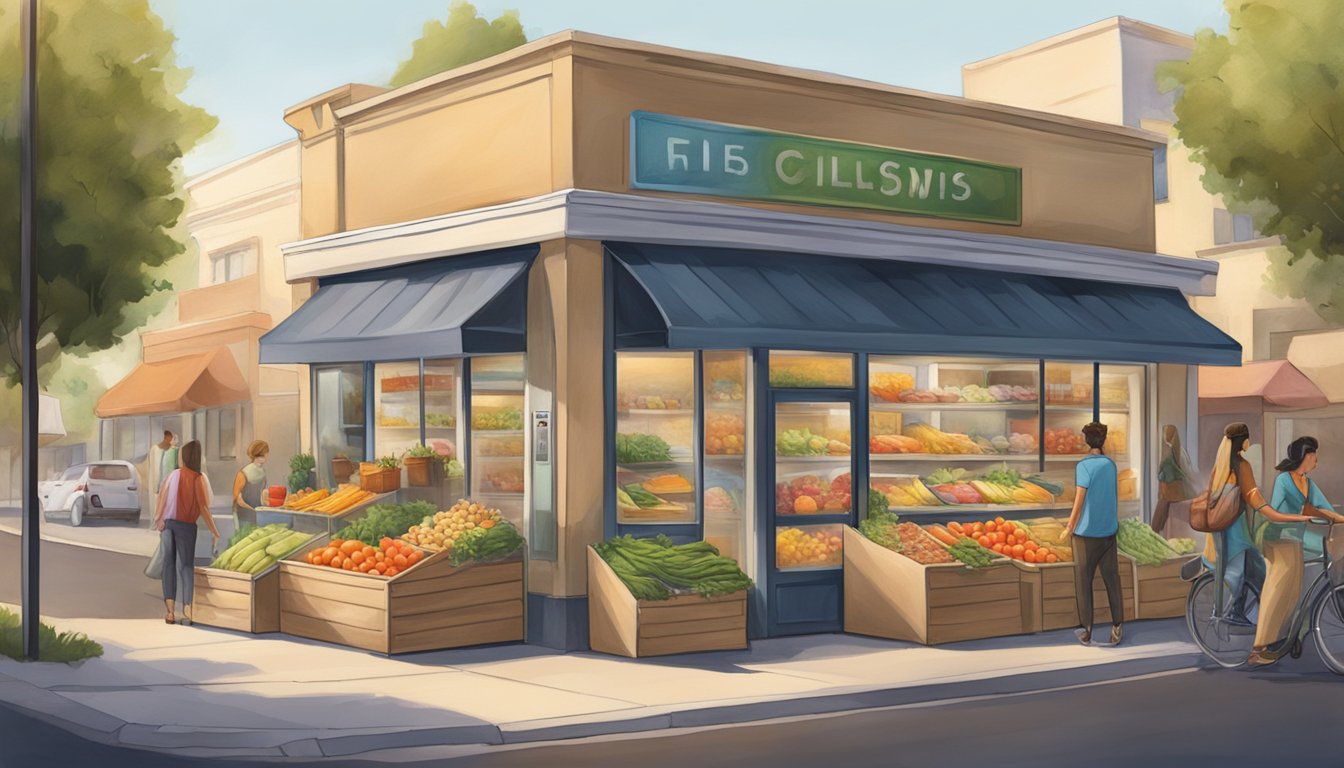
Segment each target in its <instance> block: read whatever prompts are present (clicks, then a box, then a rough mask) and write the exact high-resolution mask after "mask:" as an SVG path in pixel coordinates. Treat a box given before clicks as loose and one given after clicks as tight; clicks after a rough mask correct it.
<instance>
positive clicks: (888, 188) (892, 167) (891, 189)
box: [877, 160, 901, 197]
mask: <svg viewBox="0 0 1344 768" xmlns="http://www.w3.org/2000/svg"><path fill="white" fill-rule="evenodd" d="M899 170H901V164H900V163H898V162H896V161H895V160H888V161H886V162H884V163H882V164H881V165H879V166H878V167H877V172H878V173H880V174H882V178H884V179H886V180H887V181H888V182H891V183H890V184H887V183H883V184H882V188H881V189H879V190H878V191H879V192H881V193H882V194H884V195H886V196H887V197H895V196H896V195H899V194H901V176H900V174H899V173H897V171H899Z"/></svg>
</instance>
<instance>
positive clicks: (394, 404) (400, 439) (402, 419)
mask: <svg viewBox="0 0 1344 768" xmlns="http://www.w3.org/2000/svg"><path fill="white" fill-rule="evenodd" d="M373 391H374V424H375V428H374V432H373V452H374V455H373V456H372V457H370V458H373V459H380V458H383V457H386V456H396V457H397V458H401V456H402V455H403V454H405V453H406V451H408V450H410V449H411V447H412V446H414V445H416V444H417V443H419V442H420V363H418V362H413V363H378V364H377V365H375V366H374V367H373ZM404 475H405V473H404V472H403V477H402V485H407V482H406V478H405V476H404Z"/></svg>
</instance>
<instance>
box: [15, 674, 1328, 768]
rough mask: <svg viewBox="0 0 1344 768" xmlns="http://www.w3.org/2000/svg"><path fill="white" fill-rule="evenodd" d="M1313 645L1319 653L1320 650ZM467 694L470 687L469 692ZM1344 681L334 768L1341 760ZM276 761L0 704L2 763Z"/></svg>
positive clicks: (1097, 695) (1128, 691)
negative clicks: (49, 718)
mask: <svg viewBox="0 0 1344 768" xmlns="http://www.w3.org/2000/svg"><path fill="white" fill-rule="evenodd" d="M1311 652H1312V651H1310V650H1309V651H1308V653H1311ZM464 695H469V692H464ZM1341 704H1344V679H1341V678H1337V677H1335V676H1333V675H1331V674H1329V673H1328V672H1326V671H1325V670H1324V668H1323V667H1321V665H1320V663H1319V661H1315V660H1309V659H1308V657H1307V656H1304V657H1303V659H1302V660H1300V661H1287V660H1285V661H1284V662H1282V663H1281V665H1280V666H1279V667H1276V668H1272V669H1269V670H1262V671H1259V672H1253V673H1252V672H1244V671H1226V670H1198V671H1193V672H1188V673H1179V674H1170V675H1164V676H1157V677H1150V678H1143V679H1137V680H1131V681H1120V682H1114V683H1109V684H1102V685H1093V686H1087V687H1080V688H1072V689H1064V690H1055V691H1048V692H1042V693H1036V694H1029V695H1021V696H1007V697H998V698H992V699H982V700H977V701H965V702H960V703H951V704H943V705H938V706H923V707H912V708H902V709H889V710H879V711H870V712H860V713H854V714H848V715H841V716H835V717H816V718H810V719H800V720H793V721H787V722H774V723H765V724H759V725H744V726H737V727H732V728H720V729H714V730H704V731H698V732H687V733H680V734H677V735H667V736H655V737H647V736H644V737H636V738H630V739H617V740H612V739H606V740H590V741H584V742H566V743H559V744H543V745H539V746H535V747H530V748H521V749H513V748H493V749H492V750H491V751H489V752H488V753H485V754H478V755H472V756H467V757H458V758H454V759H445V758H444V755H443V754H442V753H439V754H435V753H433V752H432V751H428V750H407V751H404V752H402V753H399V754H387V755H381V756H379V757H380V758H381V760H380V761H378V762H375V761H373V760H368V759H364V760H348V759H340V760H336V759H333V760H326V761H306V760H299V759H290V760H286V761H284V764H286V765H294V764H300V765H312V764H318V763H320V764H321V765H323V766H352V767H353V766H373V765H401V766H426V767H427V766H452V768H506V767H509V768H511V767H513V766H529V767H531V766H548V767H549V768H563V767H565V766H585V767H588V766H592V767H595V768H596V767H600V766H613V767H615V766H619V767H620V768H627V767H628V766H638V767H639V768H664V767H666V768H686V766H696V768H717V767H718V766H724V767H725V768H728V767H730V766H731V768H743V767H744V766H766V767H767V768H787V767H790V766H808V767H810V766H822V767H824V768H832V767H833V766H844V768H865V767H866V766H873V767H874V768H907V767H909V768H928V767H929V766H936V767H937V768H957V767H959V766H996V767H998V766H1002V767H1003V768H1012V767H1013V766H1031V767H1032V768H1041V767H1042V766H1072V765H1077V766H1087V768H1106V767H1109V766H1116V768H1148V767H1149V766H1152V767H1154V768H1165V766H1179V767H1180V768H1197V767H1200V766H1210V768H1213V767H1215V766H1216V768H1227V767H1228V766H1238V768H1241V767H1243V766H1281V765H1286V764H1294V765H1310V766H1338V765H1344V736H1340V735H1339V733H1340V732H1339V729H1338V727H1337V726H1336V724H1335V721H1336V720H1337V719H1338V718H1339V716H1340V715H1339V713H1340V710H1341V706H1340V705H1341ZM39 764H43V765H97V766H99V768H119V767H120V766H127V767H128V768H130V767H131V766H135V767H136V768H158V767H159V766H163V767H164V768H167V767H168V766H173V767H175V768H177V767H182V768H186V767H190V766H226V765H227V766H235V765H236V766H244V765H275V764H276V763H274V762H265V761H257V762H237V761H222V760H205V759H191V758H182V757H176V756H174V757H169V756H164V755H160V754H155V753H143V752H130V751H117V750H113V749H110V748H106V747H102V746H97V745H94V744H92V743H90V742H86V741H81V740H79V739H75V738H72V737H70V736H69V735H68V734H64V733H63V732H61V731H58V730H56V729H54V728H52V727H50V726H47V725H44V724H42V723H35V722H33V721H30V720H26V719H23V718H20V717H18V716H16V715H14V714H13V713H12V712H10V711H9V710H8V709H5V708H3V707H0V768H11V767H13V768H19V766H29V765H39Z"/></svg>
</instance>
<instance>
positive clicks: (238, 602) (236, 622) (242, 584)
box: [191, 534, 327, 635]
mask: <svg viewBox="0 0 1344 768" xmlns="http://www.w3.org/2000/svg"><path fill="white" fill-rule="evenodd" d="M326 541H327V537H326V535H325V534H323V535H320V536H316V537H314V538H313V539H312V540H311V541H309V542H308V543H307V544H305V545H304V546H303V547H301V548H300V551H302V552H307V551H308V550H309V549H311V548H313V547H315V546H318V545H322V546H325V545H326ZM192 592H193V593H194V594H193V596H192V602H191V619H192V621H193V622H195V623H198V624H205V625H207V626H211V627H221V628H223V629H235V630H238V631H239V632H251V633H253V634H257V635H260V634H263V633H266V632H279V631H280V563H276V564H274V565H272V566H271V567H270V568H267V569H266V570H264V571H261V572H260V573H255V574H248V573H238V572H237V571H226V570H224V569H222V568H209V567H206V566H203V565H198V566H196V574H195V586H194V587H193V589H192Z"/></svg>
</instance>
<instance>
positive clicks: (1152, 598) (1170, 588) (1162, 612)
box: [1134, 555, 1198, 619]
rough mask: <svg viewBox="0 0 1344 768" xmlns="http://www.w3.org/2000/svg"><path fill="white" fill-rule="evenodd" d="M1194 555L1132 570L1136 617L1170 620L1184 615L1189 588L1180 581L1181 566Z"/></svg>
mask: <svg viewBox="0 0 1344 768" xmlns="http://www.w3.org/2000/svg"><path fill="white" fill-rule="evenodd" d="M1195 557H1198V555H1180V556H1178V557H1173V558H1171V559H1169V560H1167V561H1166V562H1165V563H1162V564H1161V565H1138V564H1135V566H1134V595H1135V600H1136V603H1137V605H1136V613H1135V615H1136V617H1137V618H1140V619H1174V618H1179V617H1181V616H1184V615H1185V600H1186V597H1187V596H1188V595H1189V594H1190V584H1189V583H1187V582H1186V581H1184V580H1183V579H1181V566H1183V565H1185V564H1186V563H1187V562H1189V561H1190V560H1191V559H1192V558H1195Z"/></svg>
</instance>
